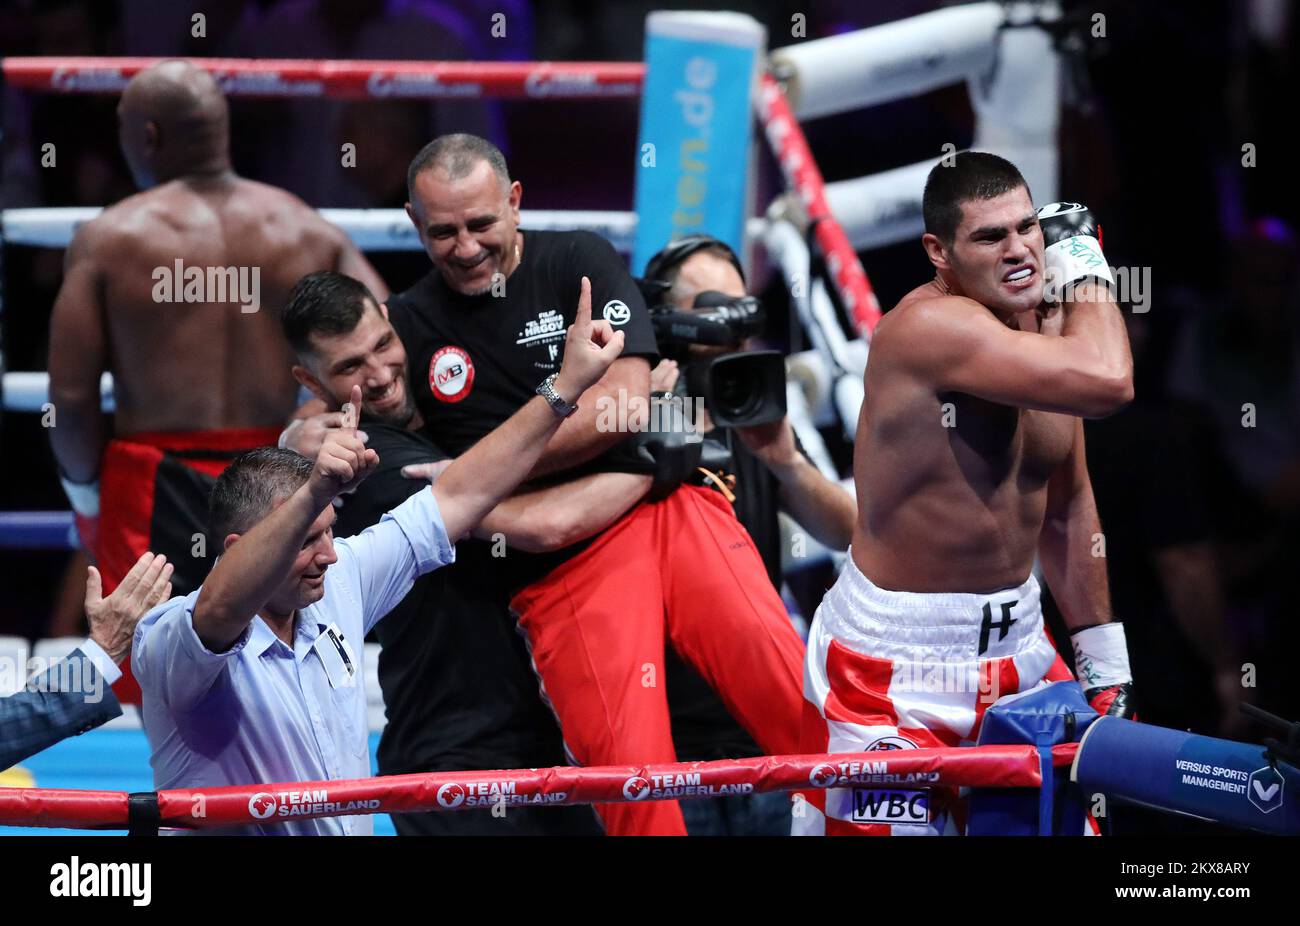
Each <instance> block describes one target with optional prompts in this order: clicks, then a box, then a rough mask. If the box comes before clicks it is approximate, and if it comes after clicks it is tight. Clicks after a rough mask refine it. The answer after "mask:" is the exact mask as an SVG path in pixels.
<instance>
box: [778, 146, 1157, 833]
mask: <svg viewBox="0 0 1300 926" xmlns="http://www.w3.org/2000/svg"><path fill="white" fill-rule="evenodd" d="M923 207H924V213H925V224H926V232H925V234H924V236H923V237H922V239H921V241H922V244H923V246H924V247H925V251H926V255H927V256H928V257H929V259H930V262H931V263H932V264H933V265H934V267H935V269H936V271H937V273H936V275H935V278H934V279H933V280H931V281H930V282H928V283H926V284H925V285H923V286H920V287H918V288H917V289H915V290H913V291H912V292H910V293H908V294H907V295H906V296H905V297H903V299H902V301H901V302H899V304H898V306H897V307H895V308H894V310H893V311H892V312H890V313H889V314H888V315H886V316H885V318H884V319H883V320H882V321H881V323H880V325H879V327H878V328H877V329H876V333H875V337H874V339H873V341H872V345H871V359H870V362H869V363H868V365H867V373H866V401H865V402H864V404H863V406H862V413H861V418H860V420H859V423H858V431H857V443H856V446H855V448H854V476H855V479H856V484H857V485H858V487H859V493H858V523H857V527H856V529H855V531H854V536H853V547H852V558H851V561H850V562H849V563H848V564H846V566H845V568H844V571H843V573H841V575H840V578H839V580H838V581H837V582H836V584H835V586H834V587H833V588H832V589H831V590H830V592H828V593H827V595H826V598H825V599H824V600H823V602H822V605H821V607H820V608H818V611H817V616H816V618H815V620H814V624H813V628H812V631H811V635H810V637H809V641H808V654H807V661H806V665H805V673H804V686H805V690H804V696H805V698H806V699H807V702H808V703H807V704H806V706H805V711H804V726H803V734H802V742H801V751H803V752H809V753H816V752H861V751H870V750H874V749H911V748H918V747H919V748H926V747H936V746H958V745H962V744H964V743H969V742H972V741H974V740H975V738H976V736H977V735H978V732H979V725H980V721H981V718H982V717H983V714H984V711H985V710H986V709H987V708H988V706H989V704H991V703H992V702H993V701H994V700H996V698H997V697H998V696H1001V695H1008V694H1013V693H1016V692H1023V691H1027V690H1029V689H1032V688H1034V687H1036V686H1038V685H1040V684H1043V683H1044V680H1046V681H1056V680H1065V679H1069V678H1070V677H1071V676H1070V674H1069V671H1068V669H1067V668H1066V667H1065V664H1064V663H1063V662H1062V661H1061V659H1060V657H1059V656H1058V655H1057V653H1056V649H1055V647H1054V646H1053V645H1052V642H1051V640H1050V639H1049V638H1048V637H1047V635H1046V633H1045V631H1044V628H1043V619H1042V612H1041V610H1040V607H1039V587H1038V583H1037V581H1036V580H1035V578H1034V576H1033V574H1032V571H1031V570H1032V567H1033V563H1034V557H1035V554H1037V556H1038V558H1039V560H1040V562H1041V563H1042V569H1043V573H1044V575H1045V576H1046V578H1047V581H1048V583H1049V584H1050V586H1051V589H1052V593H1053V595H1054V597H1055V599H1056V601H1057V602H1058V604H1059V605H1060V607H1061V611H1062V613H1063V614H1064V616H1065V621H1066V624H1067V625H1068V627H1069V628H1070V630H1071V634H1072V638H1073V643H1074V651H1075V662H1076V666H1077V668H1078V670H1079V677H1080V680H1081V682H1082V685H1083V688H1084V689H1085V693H1086V694H1087V696H1088V697H1089V700H1090V701H1091V702H1092V704H1093V706H1094V707H1095V708H1097V709H1098V710H1099V711H1101V712H1103V713H1110V714H1118V715H1122V716H1127V715H1128V714H1129V713H1130V711H1131V706H1132V702H1131V696H1130V691H1129V689H1130V685H1131V677H1130V674H1129V669H1128V654H1127V649H1126V646H1125V642H1124V631H1123V626H1122V625H1121V624H1118V623H1115V622H1113V620H1112V614H1111V610H1110V598H1109V591H1108V587H1107V581H1106V561H1105V559H1104V557H1101V556H1097V555H1094V550H1095V549H1096V545H1097V543H1098V537H1099V535H1100V533H1101V528H1100V525H1099V523H1098V519H1097V510H1096V506H1095V505H1094V503H1093V496H1092V487H1091V484H1090V482H1089V479H1088V471H1087V467H1086V464H1085V458H1084V446H1083V420H1082V419H1083V418H1099V417H1104V416H1106V415H1110V414H1112V413H1114V412H1116V411H1118V410H1119V409H1121V408H1123V407H1124V406H1125V405H1126V404H1127V403H1128V402H1129V401H1130V400H1131V399H1132V396H1133V378H1132V358H1131V356H1130V354H1129V347H1128V340H1127V335H1126V333H1125V329H1124V320H1123V318H1122V316H1121V315H1120V312H1119V309H1118V308H1117V307H1116V306H1115V303H1114V301H1113V300H1112V299H1111V297H1110V292H1109V290H1108V289H1107V288H1106V286H1105V285H1104V284H1103V282H1102V281H1103V280H1105V281H1107V282H1112V281H1111V276H1110V271H1109V269H1108V268H1107V266H1106V263H1105V260H1104V259H1103V258H1102V255H1101V248H1100V245H1099V243H1098V241H1097V238H1096V234H1095V231H1094V229H1095V226H1094V224H1093V220H1092V217H1091V216H1090V215H1089V214H1088V212H1087V211H1086V210H1084V208H1083V207H1082V206H1078V205H1077V204H1073V203H1054V204H1052V205H1049V206H1045V207H1044V208H1043V209H1042V210H1040V211H1039V212H1038V213H1037V214H1036V213H1035V211H1034V207H1033V205H1032V200H1031V199H1030V193H1029V188H1028V186H1027V185H1026V184H1025V181H1024V178H1023V177H1021V175H1020V172H1019V171H1018V170H1017V169H1016V168H1015V167H1014V166H1013V165H1012V164H1010V163H1008V162H1007V161H1005V160H1003V159H1002V158H999V157H996V156H994V155H991V154H985V153H982V152H965V153H962V154H959V155H958V156H957V158H956V162H955V164H954V165H953V166H942V165H940V166H938V167H936V168H935V169H934V170H933V171H931V173H930V177H929V180H928V181H927V183H926V188H925V196H924V202H923ZM1045 278H1048V279H1049V280H1050V282H1052V283H1053V286H1052V289H1053V290H1057V289H1058V288H1060V289H1062V290H1063V291H1064V298H1063V299H1061V300H1059V301H1053V302H1051V303H1045V300H1044V296H1045V290H1044V281H1045ZM1067 283H1068V284H1070V285H1068V286H1065V285H1063V284H1067ZM1048 295H1051V294H1050V293H1049V294H1048ZM932 680H942V684H940V685H932V684H931V681H932ZM935 688H941V689H942V690H935ZM872 790H874V791H875V792H876V793H875V795H874V799H872V796H871V795H870V793H869V792H870V791H872ZM902 793H903V794H904V795H905V798H906V799H905V800H904V801H902V802H898V801H895V802H893V803H892V806H893V807H898V806H907V807H909V808H910V812H909V814H908V816H907V817H906V818H905V819H904V820H901V821H900V820H899V818H898V817H897V816H891V814H890V812H889V808H890V806H891V803H890V802H889V801H888V800H885V801H881V800H880V794H879V789H868V788H855V787H847V788H838V789H832V790H829V791H810V792H807V793H806V794H804V795H803V797H804V799H805V802H800V801H799V800H798V799H796V802H795V809H794V821H793V823H794V826H793V832H794V833H795V834H796V835H820V834H826V835H834V834H867V835H889V834H891V833H892V834H899V835H911V834H937V833H940V832H944V831H945V830H947V831H952V830H954V829H955V830H960V829H962V827H963V826H964V820H963V819H962V817H963V815H964V808H962V807H961V805H960V803H959V802H958V801H956V800H955V797H956V795H955V794H953V793H950V792H947V791H944V790H941V789H933V790H932V791H930V792H924V791H922V792H902ZM918 793H919V795H920V799H919V800H913V798H915V797H917V794H918Z"/></svg>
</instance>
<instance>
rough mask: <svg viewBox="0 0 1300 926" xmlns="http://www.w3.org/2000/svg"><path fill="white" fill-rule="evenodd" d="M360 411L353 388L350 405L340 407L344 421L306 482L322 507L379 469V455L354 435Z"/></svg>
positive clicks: (357, 390)
mask: <svg viewBox="0 0 1300 926" xmlns="http://www.w3.org/2000/svg"><path fill="white" fill-rule="evenodd" d="M360 410H361V387H360V386H353V387H352V395H351V401H349V402H348V403H347V404H346V405H344V406H343V421H342V423H341V425H340V427H338V428H337V429H335V430H333V431H331V432H330V433H329V434H328V435H327V436H326V438H325V442H324V443H323V444H321V448H320V452H319V453H318V454H317V455H316V465H315V467H314V468H313V469H312V473H311V479H310V480H309V485H310V487H311V491H312V492H313V494H315V495H316V499H317V501H319V502H320V503H321V506H322V507H324V506H325V505H328V504H329V503H330V502H332V501H334V499H335V498H337V497H338V496H340V495H345V494H347V493H348V492H351V491H353V490H354V489H355V488H356V487H357V486H359V485H360V484H361V483H362V481H363V480H365V478H366V477H367V476H369V475H370V474H371V473H373V472H374V471H375V467H377V466H378V465H379V454H377V453H376V452H375V451H373V450H370V449H368V448H367V447H366V444H365V440H364V439H363V437H362V435H360V434H359V433H358V432H357V418H358V416H359V415H360V413H361V411H360Z"/></svg>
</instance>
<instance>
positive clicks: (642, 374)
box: [528, 357, 650, 479]
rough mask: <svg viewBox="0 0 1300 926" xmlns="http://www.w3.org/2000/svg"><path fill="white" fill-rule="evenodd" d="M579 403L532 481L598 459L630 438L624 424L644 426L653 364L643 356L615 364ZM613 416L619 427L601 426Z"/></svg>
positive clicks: (550, 444) (531, 476)
mask: <svg viewBox="0 0 1300 926" xmlns="http://www.w3.org/2000/svg"><path fill="white" fill-rule="evenodd" d="M620 365H621V366H620ZM565 398H568V397H567V396H565ZM638 399H639V400H640V401H637V400H638ZM577 404H578V410H577V411H576V412H575V413H574V414H573V416H572V417H571V418H568V419H567V420H566V421H565V422H564V424H563V425H562V426H561V427H560V429H559V432H558V433H557V434H556V435H555V436H554V437H552V438H551V440H550V441H549V442H548V443H547V445H546V448H545V449H544V450H543V452H542V455H541V457H540V458H538V461H537V463H536V464H535V465H534V466H533V469H532V471H531V472H530V473H529V474H528V478H529V479H538V478H540V477H542V476H550V475H552V474H554V473H558V472H561V471H563V470H566V469H572V468H573V467H575V466H578V465H579V464H581V463H586V462H587V461H588V460H594V459H595V458H596V457H598V456H600V455H601V454H602V453H604V452H605V451H607V450H609V449H610V448H611V447H613V446H615V445H616V444H618V443H619V442H620V441H623V440H625V439H626V438H627V435H628V431H627V430H624V429H623V425H624V424H629V425H630V424H632V423H633V422H635V423H636V426H644V420H643V419H642V418H640V417H639V416H640V415H642V414H646V415H648V414H649V409H650V364H649V363H648V362H647V361H646V360H644V359H642V358H640V357H625V358H622V359H620V360H618V361H615V366H614V367H612V368H611V370H610V374H609V375H607V376H606V377H605V378H604V379H602V380H601V381H600V382H598V383H596V385H594V386H592V387H591V388H590V389H588V390H587V391H586V392H584V393H583V394H582V396H581V397H580V398H579V399H578V403H577ZM622 409H625V410H626V416H627V420H626V421H624V420H623V416H622V415H621V414H619V412H620V410H622ZM611 413H612V417H613V420H614V422H615V424H616V425H617V426H616V427H604V428H602V427H600V426H599V425H600V424H601V423H602V422H608V421H609V420H610V418H611Z"/></svg>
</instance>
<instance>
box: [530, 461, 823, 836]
mask: <svg viewBox="0 0 1300 926" xmlns="http://www.w3.org/2000/svg"><path fill="white" fill-rule="evenodd" d="M511 607H512V608H513V610H514V611H515V613H516V615H517V616H518V618H519V625H520V627H521V628H522V629H523V630H524V632H525V633H526V634H527V636H528V640H529V643H530V646H531V649H532V656H533V663H534V665H535V667H536V669H537V672H538V674H539V675H540V676H541V680H542V687H543V694H544V695H545V696H546V697H547V699H548V700H549V702H550V704H551V706H552V707H553V708H554V710H555V713H556V716H557V717H558V718H559V721H560V728H561V730H562V731H563V734H564V741H565V745H566V747H567V749H568V751H569V754H570V757H571V759H572V761H574V762H576V763H579V764H582V765H644V764H649V763H657V762H674V761H676V752H675V751H674V748H673V740H672V732H671V728H670V726H669V719H668V700H667V696H666V693H665V690H664V667H663V659H664V635H665V631H666V633H667V636H668V639H669V640H671V641H672V644H673V646H674V647H675V648H676V650H677V652H678V654H679V655H680V656H681V657H682V658H683V659H684V660H686V661H687V662H688V663H690V664H691V665H692V666H694V667H695V668H696V670H697V671H698V672H699V673H700V674H701V675H702V676H703V677H704V678H705V679H706V680H707V681H708V682H709V684H710V685H712V686H713V688H714V690H715V691H717V692H718V694H719V695H720V696H721V698H722V700H723V702H724V703H725V704H726V705H727V708H728V710H730V711H731V713H732V715H733V716H734V717H735V718H736V719H737V720H738V721H739V722H740V723H741V724H742V725H743V726H744V727H745V729H746V730H748V731H749V733H750V735H751V736H753V737H754V740H755V742H757V743H758V744H759V746H760V747H761V748H762V749H763V750H764V751H765V752H767V753H768V754H784V753H794V752H797V748H798V744H799V722H800V716H801V713H802V710H803V707H802V701H803V697H802V689H803V655H804V647H803V643H802V642H800V640H799V637H798V635H797V634H796V633H795V631H794V628H793V627H792V626H791V625H790V619H789V617H788V616H787V614H786V611H785V607H784V605H783V604H782V602H781V598H780V596H779V595H778V594H777V592H776V589H774V588H773V587H772V583H771V580H770V579H769V578H768V576H767V572H766V570H765V569H764V568H763V561H762V559H761V558H760V557H759V555H758V552H757V550H755V548H754V544H753V541H752V540H751V539H750V537H749V534H748V533H746V531H745V529H744V528H743V527H742V526H741V525H740V522H739V521H737V520H736V517H735V514H734V513H733V512H732V510H731V506H730V505H729V504H728V503H727V501H726V500H725V499H724V498H722V496H720V495H719V494H718V493H717V492H715V491H713V490H711V489H705V488H701V487H698V486H683V487H681V488H679V489H678V490H677V491H675V492H674V493H673V494H672V495H670V496H669V497H668V498H666V499H664V500H663V501H660V502H654V503H647V504H642V505H639V506H638V507H637V508H635V509H633V510H632V511H631V512H630V513H629V514H627V515H626V516H625V517H624V518H623V519H622V520H620V521H619V522H618V523H617V524H615V525H613V526H612V527H610V528H609V529H608V530H606V531H605V532H604V533H603V534H601V535H600V537H599V538H597V539H596V541H595V542H594V543H593V544H592V545H591V546H590V547H589V548H587V549H586V550H584V551H583V552H582V553H581V554H579V555H578V556H576V557H574V558H573V559H571V560H569V561H567V562H566V563H564V564H563V565H562V566H560V567H559V568H558V569H556V570H554V571H553V572H551V573H550V574H549V575H548V576H547V577H546V578H544V579H542V580H540V581H538V582H535V583H534V584H532V585H530V586H528V587H527V588H525V589H524V590H523V591H521V592H520V593H519V594H518V595H516V596H515V598H514V600H513V601H512V602H511ZM597 810H598V812H599V813H600V815H601V817H602V818H603V820H604V822H605V830H606V832H607V833H609V834H610V835H683V836H684V835H686V826H685V824H684V823H683V821H682V813H681V809H680V808H679V807H678V805H677V802H676V801H647V802H644V803H627V804H603V805H599V806H598V807H597Z"/></svg>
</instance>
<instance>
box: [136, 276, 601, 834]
mask: <svg viewBox="0 0 1300 926" xmlns="http://www.w3.org/2000/svg"><path fill="white" fill-rule="evenodd" d="M622 349H623V333H622V332H621V331H615V330H614V329H613V328H612V327H611V326H610V324H609V322H607V321H595V322H593V321H592V319H591V286H590V283H589V282H588V281H587V280H586V278H584V279H583V283H582V294H581V297H580V300H579V304H578V313H577V316H576V318H575V322H574V324H573V326H572V327H571V328H570V329H569V332H568V336H567V338H566V340H565V348H564V358H563V362H562V365H561V367H560V371H559V373H557V374H555V375H554V376H553V377H550V378H548V379H547V380H546V381H545V382H544V383H543V384H542V385H541V386H539V387H538V393H539V397H538V398H535V399H533V400H532V401H531V402H529V403H528V404H526V405H525V406H524V407H523V408H521V409H520V410H519V411H518V412H517V413H515V414H514V415H513V416H512V417H511V418H510V419H509V420H508V421H506V422H505V423H504V424H502V425H501V426H500V427H499V428H497V429H496V430H494V431H492V432H491V433H490V434H489V435H487V437H485V438H483V439H482V440H481V441H479V442H478V443H477V444H476V445H474V447H472V448H471V449H470V450H468V451H466V452H465V453H464V454H463V455H462V456H461V457H459V458H458V459H457V460H456V461H455V462H453V463H452V464H451V465H450V466H448V467H447V469H446V471H445V472H443V474H442V475H441V476H440V477H439V478H438V481H437V482H436V483H435V484H434V485H433V486H431V487H430V490H429V491H427V492H426V491H421V492H417V493H415V494H414V495H413V496H411V498H410V499H408V500H407V501H405V502H403V503H402V504H401V505H399V506H398V507H397V508H394V509H393V510H392V511H390V512H389V513H388V514H386V515H385V516H384V518H383V519H382V520H381V521H380V522H379V523H378V524H376V525H374V526H373V527H370V528H368V529H367V530H365V531H363V532H362V533H361V534H358V535H357V536H354V537H348V538H345V539H340V540H335V539H334V538H333V536H332V533H331V526H332V524H333V523H334V507H333V505H332V502H333V501H334V499H335V498H336V497H338V496H339V495H341V494H343V493H345V492H348V491H350V490H351V489H353V488H355V486H356V485H357V484H359V483H360V482H361V480H362V479H364V478H365V477H366V476H367V475H368V474H369V473H370V472H371V470H373V469H374V467H375V465H376V464H377V463H378V460H379V458H378V456H377V455H376V454H375V451H373V450H368V449H366V447H365V445H364V443H363V441H362V439H361V438H360V437H359V436H358V435H357V433H356V428H355V423H356V420H355V414H356V410H359V409H360V407H361V392H360V389H359V388H356V387H354V388H353V392H352V403H351V404H352V408H353V409H354V411H353V413H352V414H353V418H352V425H353V426H352V427H350V428H344V429H342V430H339V431H335V432H332V434H331V435H330V437H329V438H328V439H327V440H326V442H325V444H324V446H323V447H322V448H321V451H320V454H319V455H318V456H317V458H316V461H315V463H314V464H313V463H312V462H311V461H309V460H307V459H305V458H304V457H301V456H298V455H297V454H295V453H293V452H292V451H289V450H279V449H276V448H270V447H268V448H261V449H258V450H253V451H250V452H248V453H246V454H243V455H242V456H240V457H238V458H236V460H235V461H234V462H233V463H232V464H231V465H230V467H229V468H228V469H227V470H226V471H225V473H224V474H223V475H222V476H221V478H220V479H219V480H218V481H217V485H216V486H215V487H214V489H213V494H212V502H211V506H210V507H211V521H212V523H211V524H210V528H211V530H212V532H213V535H214V536H213V539H214V541H216V540H220V541H221V542H222V543H223V546H224V552H223V554H222V555H221V557H220V558H219V559H218V560H217V563H216V565H215V566H214V567H213V569H212V572H211V573H209V575H208V578H207V580H206V581H205V582H204V583H203V585H202V586H200V587H199V588H198V589H197V590H196V591H194V592H192V593H191V594H189V595H187V596H185V597H183V598H173V599H172V600H170V601H168V602H165V603H164V604H162V605H159V606H158V607H157V608H155V609H154V610H153V611H151V612H150V613H149V614H148V615H146V616H145V618H144V619H143V620H142V621H141V622H140V625H139V626H138V627H137V629H136V633H135V639H134V646H133V649H132V664H133V666H134V668H135V674H136V678H137V679H138V680H139V682H140V687H141V689H142V690H143V692H144V702H143V717H144V727H145V732H146V733H147V734H148V736H149V744H150V747H151V749H152V757H151V759H150V762H151V764H152V765H153V769H154V785H155V787H156V788H159V789H164V788H192V789H203V788H214V787H220V786H223V785H249V784H259V783H271V782H292V781H316V780H324V779H348V778H364V777H367V776H369V775H370V762H369V748H368V734H367V725H366V696H365V687H364V676H363V674H362V666H361V662H360V658H359V654H360V649H361V642H362V640H363V639H364V638H365V635H366V633H367V632H368V631H369V630H370V628H371V627H372V626H374V625H375V624H376V623H377V622H378V621H380V620H381V619H382V618H383V617H384V615H385V614H387V613H388V611H389V610H390V609H391V608H392V607H393V606H394V605H396V604H397V603H398V602H399V601H401V600H402V597H403V596H404V595H405V594H406V593H407V591H408V590H409V589H410V587H411V585H412V583H413V582H414V581H415V579H416V577H417V576H419V575H422V574H423V573H426V572H429V571H431V570H433V569H436V568H438V567H439V566H442V565H446V564H447V563H450V562H451V561H452V560H453V559H454V557H455V541H456V540H457V539H458V538H460V537H461V536H463V535H465V534H466V533H467V532H468V531H470V530H471V529H472V528H473V527H474V526H475V525H476V524H477V523H478V522H479V521H480V520H481V519H482V518H483V516H484V515H486V514H487V513H488V512H489V511H490V510H491V509H492V508H493V507H495V506H496V504H497V503H498V502H500V501H501V500H502V499H503V498H505V497H506V496H508V495H509V494H511V492H513V491H514V489H515V488H516V486H518V484H519V483H520V482H522V481H524V480H525V479H526V478H527V476H528V474H529V472H530V470H531V469H532V468H533V466H534V464H535V463H536V462H537V459H538V458H539V457H540V456H541V453H542V451H543V450H544V449H545V446H546V443H547V441H548V440H549V439H550V437H551V435H553V434H554V433H555V432H556V431H557V430H558V429H559V428H560V426H561V423H562V421H563V420H564V418H565V417H567V416H568V415H570V414H572V412H573V411H574V410H575V409H576V403H577V402H578V401H579V397H580V396H581V394H582V393H583V392H585V391H586V390H587V389H588V388H589V387H590V386H592V385H594V384H595V383H596V382H597V380H599V379H600V378H601V377H602V376H603V375H604V373H605V371H606V370H607V369H608V368H609V365H610V364H611V363H612V362H613V361H614V360H615V359H616V358H617V357H618V355H619V354H620V353H621V351H622ZM278 810H279V808H277V807H271V808H270V809H269V810H268V811H267V814H268V816H267V820H266V822H265V823H263V824H256V825H252V826H247V827H236V828H226V829H223V830H222V831H221V832H223V833H226V834H229V833H232V832H234V833H239V834H254V833H264V834H287V835H288V834H292V835H327V834H333V835H343V834H349V835H366V834H369V833H370V832H371V829H372V827H371V820H370V817H369V816H366V815H362V816H343V817H327V818H321V819H315V820H303V819H297V818H294V817H291V816H286V817H281V816H280V815H279V813H278ZM281 819H283V820H286V821H289V822H283V823H280V822H276V821H277V820H281ZM209 832H212V831H211V830H209Z"/></svg>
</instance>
